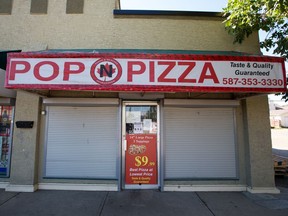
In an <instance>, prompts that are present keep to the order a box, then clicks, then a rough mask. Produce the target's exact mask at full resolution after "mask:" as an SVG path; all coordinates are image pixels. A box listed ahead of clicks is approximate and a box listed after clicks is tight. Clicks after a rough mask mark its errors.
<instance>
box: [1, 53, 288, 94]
mask: <svg viewBox="0 0 288 216" xmlns="http://www.w3.org/2000/svg"><path fill="white" fill-rule="evenodd" d="M14 55H15V57H13V56H12V57H10V58H9V62H8V64H9V67H8V71H7V72H8V75H7V79H6V87H7V88H24V89H25V88H26V89H29V88H33V89H35V88H36V89H37V88H40V89H45V88H46V89H91V90H93V89H95V90H107V89H108V90H117V91H121V90H125V91H140V90H142V91H199V90H201V91H203V90H205V91H208V92H209V91H218V92H219V91H230V92H231V91H234V92H237V91H242V89H244V90H245V91H252V92H254V91H255V92H261V91H264V92H269V91H271V92H281V91H284V90H285V88H286V80H285V79H286V78H285V72H284V71H285V69H284V60H283V59H282V58H277V57H274V58H273V57H269V59H268V60H271V61H270V62H267V60H266V59H265V58H263V59H262V58H261V57H258V58H256V57H253V58H252V57H251V60H249V57H247V56H246V57H245V58H243V60H242V59H241V58H240V57H239V56H235V57H233V58H235V60H234V61H231V60H230V59H231V58H232V57H229V58H228V57H227V58H228V59H229V60H225V58H224V57H222V58H220V57H218V58H219V59H217V58H216V60H215V57H214V58H211V59H212V60H210V58H209V56H208V57H207V60H206V59H204V60H202V59H200V60H197V58H196V60H186V59H187V58H185V60H179V59H176V60H173V59H170V58H167V59H165V58H164V57H165V55H164V57H163V56H162V58H161V59H153V58H151V59H146V58H144V59H141V58H139V57H137V58H135V59H133V58H121V56H120V57H118V56H117V57H113V56H95V58H91V57H90V58H83V57H81V58H80V57H79V58H65V57H61V55H60V57H59V58H48V57H46V58H38V57H37V58H36V57H35V58H33V57H21V54H20V55H19V54H18V55H16V54H14ZM196 57H197V56H196ZM210 57H211V56H210ZM202 58H203V56H202ZM238 58H239V59H240V60H237V59H238ZM191 59H193V58H191ZM244 60H245V61H244Z"/></svg>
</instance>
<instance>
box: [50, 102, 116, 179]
mask: <svg viewBox="0 0 288 216" xmlns="http://www.w3.org/2000/svg"><path fill="white" fill-rule="evenodd" d="M118 121H119V119H118V107H102V106H101V107H59V106H50V107H49V109H48V126H47V143H46V164H45V166H46V177H63V178H96V179H116V173H117V172H116V163H117V161H116V158H117V153H118V149H119V147H118V146H119V132H118V131H119V128H118Z"/></svg>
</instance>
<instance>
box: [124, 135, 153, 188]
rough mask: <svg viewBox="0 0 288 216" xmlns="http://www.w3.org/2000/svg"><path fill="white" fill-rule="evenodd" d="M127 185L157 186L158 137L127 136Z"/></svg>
mask: <svg viewBox="0 0 288 216" xmlns="http://www.w3.org/2000/svg"><path fill="white" fill-rule="evenodd" d="M126 140H127V151H126V157H125V163H126V168H125V173H126V176H125V183H126V184H138V185H141V184H157V179H158V177H157V135H156V134H127V135H126Z"/></svg>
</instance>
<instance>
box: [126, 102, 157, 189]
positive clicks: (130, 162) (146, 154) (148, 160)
mask: <svg viewBox="0 0 288 216" xmlns="http://www.w3.org/2000/svg"><path fill="white" fill-rule="evenodd" d="M122 119H123V122H122V131H123V132H122V157H123V160H122V161H123V164H122V165H123V169H122V173H123V175H122V176H123V178H122V182H123V184H122V187H123V188H124V189H155V188H158V187H159V185H160V184H159V132H158V131H159V106H158V104H157V103H156V102H141V103H136V102H124V104H123V118H122Z"/></svg>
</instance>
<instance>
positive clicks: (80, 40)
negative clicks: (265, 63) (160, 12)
mask: <svg viewBox="0 0 288 216" xmlns="http://www.w3.org/2000/svg"><path fill="white" fill-rule="evenodd" d="M115 5H116V4H115V0H99V1H94V0H85V4H84V13H83V14H66V0H49V3H48V13H47V14H42V15H31V14H30V1H29V0H18V1H14V4H13V9H12V14H11V15H0V28H1V34H0V48H1V49H22V50H24V51H34V50H41V49H61V48H67V49H73V48H93V49H97V48H107V49H174V50H221V51H223V50H224V51H225V50H226V51H242V52H248V53H259V45H258V36H257V34H254V35H252V36H251V37H250V38H249V39H248V40H246V41H245V42H244V43H243V44H241V45H239V44H233V38H232V37H231V36H229V35H228V33H227V32H226V31H225V30H224V25H223V23H222V22H223V19H222V18H221V17H220V18H219V17H218V18H217V17H216V18H211V17H196V16H186V17H182V16H146V15H144V16H133V17H131V16H124V15H123V16H122V15H121V16H119V15H118V16H114V15H113V10H114V9H115V8H116V6H115Z"/></svg>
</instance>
